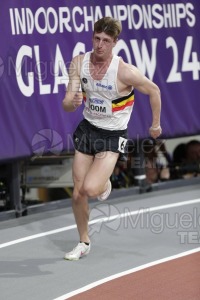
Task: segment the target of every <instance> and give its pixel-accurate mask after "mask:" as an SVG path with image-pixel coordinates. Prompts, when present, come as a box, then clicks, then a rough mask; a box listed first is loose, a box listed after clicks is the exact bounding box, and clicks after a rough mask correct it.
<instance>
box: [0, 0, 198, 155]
mask: <svg viewBox="0 0 200 300" xmlns="http://www.w3.org/2000/svg"><path fill="white" fill-rule="evenodd" d="M199 3H200V2H199V1H198V0H191V1H175V0H174V1H173V0H168V1H166V0H158V1H156V3H155V1H153V0H152V1H148V0H145V1H144V0H143V1H139V0H134V1H128V0H123V1H122V0H115V1H111V0H110V1H106V0H102V1H101V5H95V4H94V1H88V0H81V1H71V0H68V1H62V0H60V1H56V0H54V1H53V0H49V1H41V0H34V1H33V0H32V1H31V0H30V1H14V0H13V1H11V0H7V1H1V2H0V34H1V45H0V103H1V106H0V132H1V145H0V160H4V159H11V158H19V157H25V156H30V155H42V154H43V153H45V152H48V151H50V152H51V153H53V154H54V153H55V154H59V153H60V152H61V151H63V150H66V151H71V150H73V143H72V132H73V131H74V129H75V127H76V126H77V124H78V122H79V121H80V119H81V118H82V108H79V110H77V111H76V112H75V113H66V112H64V111H63V108H62V100H63V98H64V94H65V91H66V86H67V84H68V67H69V63H70V61H71V59H72V57H73V56H75V55H77V54H79V53H84V52H86V51H89V50H91V48H92V41H91V38H92V30H93V24H94V21H96V20H97V19H99V18H101V17H102V16H113V17H115V18H118V19H119V20H121V22H122V26H123V32H122V34H121V37H120V40H119V41H118V43H117V46H116V47H115V53H116V54H118V55H120V56H122V57H123V59H124V60H126V61H127V62H129V63H132V64H134V65H136V66H137V67H138V68H139V69H140V70H141V71H142V72H143V73H145V74H146V75H147V77H149V78H150V79H151V80H153V81H154V82H155V83H157V84H158V85H159V87H160V89H161V93H162V118H161V123H162V127H163V137H165V138H172V137H179V136H185V135H194V134H199V133H200V105H199V100H200V98H199V97H200V82H199V77H200V43H199V32H200V4H199ZM150 125H151V110H150V106H149V103H148V99H147V97H146V96H144V95H141V94H138V93H136V101H135V107H134V110H133V114H132V117H131V120H130V123H129V137H130V138H133V139H135V138H138V137H142V138H144V137H148V128H149V126H150Z"/></svg>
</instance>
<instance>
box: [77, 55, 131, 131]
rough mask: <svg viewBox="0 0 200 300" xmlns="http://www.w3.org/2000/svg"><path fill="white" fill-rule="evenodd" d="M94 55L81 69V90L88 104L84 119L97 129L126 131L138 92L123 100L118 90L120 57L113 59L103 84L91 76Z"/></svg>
mask: <svg viewBox="0 0 200 300" xmlns="http://www.w3.org/2000/svg"><path fill="white" fill-rule="evenodd" d="M90 55H91V52H87V53H86V54H85V56H84V59H83V62H82V66H81V74H80V75H81V86H82V92H83V99H84V103H85V107H84V111H83V115H84V118H85V119H86V120H88V121H89V122H90V123H91V124H93V125H94V126H96V127H99V128H103V129H107V130H124V129H126V128H127V125H128V121H129V119H130V116H131V112H132V109H133V104H134V90H132V92H131V93H129V94H128V95H127V96H123V97H121V96H120V94H119V92H118V88H117V73H118V66H119V60H120V57H119V56H116V55H113V58H112V61H111V63H110V65H109V67H108V70H107V72H106V74H105V75H104V77H103V79H101V80H94V79H93V78H92V76H91V75H90V70H89V63H90Z"/></svg>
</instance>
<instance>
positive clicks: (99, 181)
mask: <svg viewBox="0 0 200 300" xmlns="http://www.w3.org/2000/svg"><path fill="white" fill-rule="evenodd" d="M118 157H119V153H115V152H111V151H106V152H101V153H98V154H96V155H95V158H94V161H93V163H92V165H91V167H90V169H89V171H88V173H87V175H86V177H85V181H84V185H86V186H87V185H90V183H91V182H92V185H93V186H96V187H100V186H102V187H104V186H105V184H106V182H107V180H108V179H109V178H110V176H111V174H112V172H113V169H114V167H115V165H116V162H117V160H118Z"/></svg>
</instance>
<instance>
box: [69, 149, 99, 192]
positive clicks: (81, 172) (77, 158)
mask: <svg viewBox="0 0 200 300" xmlns="http://www.w3.org/2000/svg"><path fill="white" fill-rule="evenodd" d="M93 160H94V157H93V156H92V155H88V154H84V153H82V152H79V151H77V150H76V151H75V155H74V161H73V166H72V176H73V181H74V185H75V186H76V188H78V189H80V188H81V186H82V184H83V182H84V180H85V177H86V174H87V173H88V170H89V169H90V167H91V165H92V163H93Z"/></svg>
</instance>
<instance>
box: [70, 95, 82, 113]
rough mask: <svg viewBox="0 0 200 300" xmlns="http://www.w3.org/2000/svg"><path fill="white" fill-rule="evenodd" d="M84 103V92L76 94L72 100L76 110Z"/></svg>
mask: <svg viewBox="0 0 200 300" xmlns="http://www.w3.org/2000/svg"><path fill="white" fill-rule="evenodd" d="M82 101H83V94H82V92H76V94H75V95H74V98H73V100H72V104H73V106H74V108H75V109H76V108H77V107H79V106H81V104H82Z"/></svg>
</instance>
